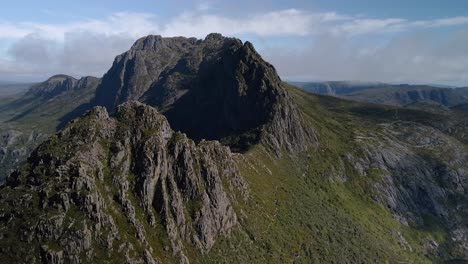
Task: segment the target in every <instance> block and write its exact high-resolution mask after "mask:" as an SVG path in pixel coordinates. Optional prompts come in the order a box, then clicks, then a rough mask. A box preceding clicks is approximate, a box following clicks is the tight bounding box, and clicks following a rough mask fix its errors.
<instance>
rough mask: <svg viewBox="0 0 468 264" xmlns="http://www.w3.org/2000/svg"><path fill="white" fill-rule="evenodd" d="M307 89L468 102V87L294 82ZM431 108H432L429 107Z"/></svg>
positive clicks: (374, 99)
mask: <svg viewBox="0 0 468 264" xmlns="http://www.w3.org/2000/svg"><path fill="white" fill-rule="evenodd" d="M293 84H295V85H297V86H298V87H301V88H303V89H305V90H307V91H310V92H313V93H318V94H326V95H333V96H338V97H342V98H346V99H350V100H355V101H359V102H371V103H379V104H388V105H398V106H411V105H412V104H417V103H419V102H423V103H432V104H437V105H440V106H443V107H453V106H456V105H458V104H464V103H467V102H468V88H441V87H435V86H428V85H408V84H400V85H391V84H385V83H365V82H364V83H359V82H357V83H356V82H323V83H320V82H311V83H293ZM429 109H430V108H429Z"/></svg>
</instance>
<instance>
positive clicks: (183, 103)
mask: <svg viewBox="0 0 468 264" xmlns="http://www.w3.org/2000/svg"><path fill="white" fill-rule="evenodd" d="M127 100H138V101H141V102H144V103H147V104H149V105H152V106H154V107H156V108H157V109H158V110H159V111H161V112H162V113H163V114H164V115H165V116H166V117H167V119H168V121H169V123H170V124H171V126H172V127H173V128H174V129H175V130H179V131H182V132H184V133H186V134H187V135H188V136H189V137H190V138H192V139H194V140H196V141H199V140H201V139H217V140H220V141H221V142H223V143H224V144H226V145H229V146H231V147H232V148H233V149H235V150H240V151H245V150H246V149H247V148H248V147H249V146H251V145H253V144H255V143H257V142H259V141H262V140H263V141H265V142H267V144H269V145H271V146H273V147H276V148H287V149H289V150H291V151H294V150H300V149H302V150H303V149H304V146H306V145H308V144H310V141H311V139H312V138H313V135H312V134H311V133H310V132H308V130H306V129H304V124H302V120H301V117H300V113H299V112H298V111H297V109H296V107H295V106H294V105H293V104H292V103H291V101H290V100H289V97H288V95H287V93H286V92H285V90H284V88H283V87H282V83H281V80H280V78H279V77H278V75H277V73H276V71H275V69H274V68H273V66H272V65H270V64H269V63H267V62H265V61H264V60H263V59H262V58H261V56H260V55H259V54H258V53H257V52H256V51H255V49H254V47H253V46H252V44H251V43H249V42H246V43H242V42H241V41H240V40H239V39H235V38H226V37H223V36H221V35H220V34H210V35H208V36H207V37H206V38H205V39H204V40H197V39H194V38H183V37H176V38H162V37H160V36H148V37H145V38H142V39H139V40H138V41H137V42H136V43H135V44H134V45H133V47H132V48H131V49H130V50H129V51H128V52H126V53H124V54H122V55H120V56H118V57H117V58H116V59H115V61H114V64H113V66H112V68H111V69H110V70H109V71H108V72H107V73H106V74H105V75H104V77H103V80H102V84H101V85H100V86H99V87H98V89H97V92H96V100H95V102H94V104H95V105H102V106H105V107H106V108H107V109H108V110H109V111H113V109H114V108H115V106H116V105H118V104H119V103H122V102H125V101H127ZM272 127H275V128H274V129H273V128H272ZM278 129H282V131H279V130H278ZM286 130H287V131H286ZM276 132H278V133H276ZM283 132H287V133H283Z"/></svg>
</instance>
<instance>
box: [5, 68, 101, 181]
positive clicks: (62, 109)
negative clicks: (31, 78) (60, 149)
mask: <svg viewBox="0 0 468 264" xmlns="http://www.w3.org/2000/svg"><path fill="white" fill-rule="evenodd" d="M99 82H100V79H98V78H95V77H84V78H81V79H79V80H77V79H75V78H73V77H71V76H66V75H56V76H53V77H51V78H49V79H48V80H46V81H45V82H42V83H39V84H35V85H33V86H31V87H30V88H29V89H28V91H27V92H26V93H24V94H19V95H16V96H15V97H13V98H11V99H10V100H6V101H5V102H2V103H0V136H1V137H2V139H3V140H2V141H0V182H3V180H4V179H5V178H6V176H7V174H8V173H9V171H10V170H11V169H13V168H15V167H17V166H18V165H19V164H21V163H22V162H24V161H25V159H26V158H27V156H28V155H29V153H30V152H31V151H32V150H33V149H34V148H35V147H37V146H38V145H39V143H41V142H42V141H43V140H45V139H46V138H47V135H49V134H53V133H55V132H56V131H57V129H58V128H60V127H62V126H63V124H64V123H66V122H68V121H70V120H71V118H70V117H69V116H70V115H75V112H76V113H80V114H83V113H84V112H85V111H86V110H87V109H88V108H87V104H89V102H90V100H91V99H92V98H93V97H94V93H95V90H96V87H97V85H98V84H99Z"/></svg>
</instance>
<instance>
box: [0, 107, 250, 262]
mask: <svg viewBox="0 0 468 264" xmlns="http://www.w3.org/2000/svg"><path fill="white" fill-rule="evenodd" d="M231 156H232V154H231V153H230V151H229V149H228V148H227V147H225V146H222V145H221V144H220V143H219V142H216V141H202V142H200V143H199V144H195V143H194V142H193V141H192V140H190V139H188V138H187V137H186V136H185V135H184V134H181V133H178V132H174V131H173V130H172V129H171V128H170V126H169V123H168V122H167V120H166V118H165V117H164V116H162V115H161V114H159V113H158V112H157V111H156V110H155V109H154V108H152V107H149V106H146V105H143V104H141V103H137V102H127V103H125V104H123V105H121V106H119V107H117V109H116V112H115V115H114V116H113V117H109V115H108V114H107V111H106V110H105V109H104V108H99V107H98V108H94V109H93V110H92V111H90V112H89V113H88V114H87V115H86V116H84V117H83V118H81V119H79V120H78V121H74V122H73V123H71V124H70V125H69V126H68V127H67V128H65V129H64V130H63V131H61V132H60V133H59V134H57V135H56V136H55V137H53V138H51V139H50V140H48V141H46V142H45V143H43V144H42V145H41V146H39V148H38V149H37V150H35V151H34V152H33V153H32V155H31V157H30V158H29V160H28V166H27V167H25V168H23V170H22V171H17V172H15V173H13V174H12V175H11V176H10V177H9V178H8V180H7V186H4V187H3V188H2V190H1V192H0V193H1V196H0V202H1V203H2V204H4V205H5V206H2V208H1V209H0V210H1V211H0V222H1V225H0V226H1V229H0V237H1V242H0V244H1V246H0V256H1V258H2V259H7V260H11V261H13V262H29V263H34V262H36V263H37V262H40V261H43V262H47V263H79V262H80V261H83V260H88V261H93V260H95V261H96V260H100V261H111V260H119V261H124V260H126V261H127V262H129V263H141V262H146V263H157V262H158V261H159V260H157V259H155V258H154V257H153V255H155V254H153V253H154V252H155V251H158V252H160V251H161V249H162V248H168V250H167V252H166V253H165V254H166V255H169V257H176V258H177V259H178V260H179V261H180V262H184V261H186V260H187V258H186V257H185V253H184V252H185V251H184V249H185V245H193V246H194V247H195V248H197V249H199V250H201V251H202V252H206V251H208V250H210V248H211V247H212V246H213V244H214V243H215V241H216V239H217V237H218V236H219V235H227V234H229V233H230V231H231V230H232V228H233V227H234V226H235V225H236V224H237V215H236V213H235V211H234V209H233V207H232V201H233V199H235V198H234V194H235V193H240V194H242V193H245V192H246V186H245V183H244V181H243V180H242V178H241V177H240V176H239V174H238V171H237V168H236V165H235V163H234V161H233V159H232V157H231ZM18 207H21V208H22V210H17V208H18ZM155 241H158V242H155ZM164 241H167V242H164ZM26 244H28V245H26ZM166 244H167V245H166ZM154 246H158V248H154ZM159 255H164V254H161V253H160V254H158V256H159Z"/></svg>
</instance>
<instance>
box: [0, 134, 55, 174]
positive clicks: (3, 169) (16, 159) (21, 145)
mask: <svg viewBox="0 0 468 264" xmlns="http://www.w3.org/2000/svg"><path fill="white" fill-rule="evenodd" d="M45 139H47V135H46V134H41V133H37V132H34V131H32V132H29V133H25V132H21V131H17V130H13V129H9V130H3V131H0V183H3V182H4V180H5V179H6V177H7V176H8V175H9V174H10V173H11V171H12V170H13V169H15V168H17V167H18V166H19V165H20V164H22V163H23V162H24V161H25V160H26V157H27V156H28V155H29V154H30V153H31V152H32V151H33V150H34V149H35V148H36V147H37V146H38V145H39V143H41V142H42V141H44V140H45Z"/></svg>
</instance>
